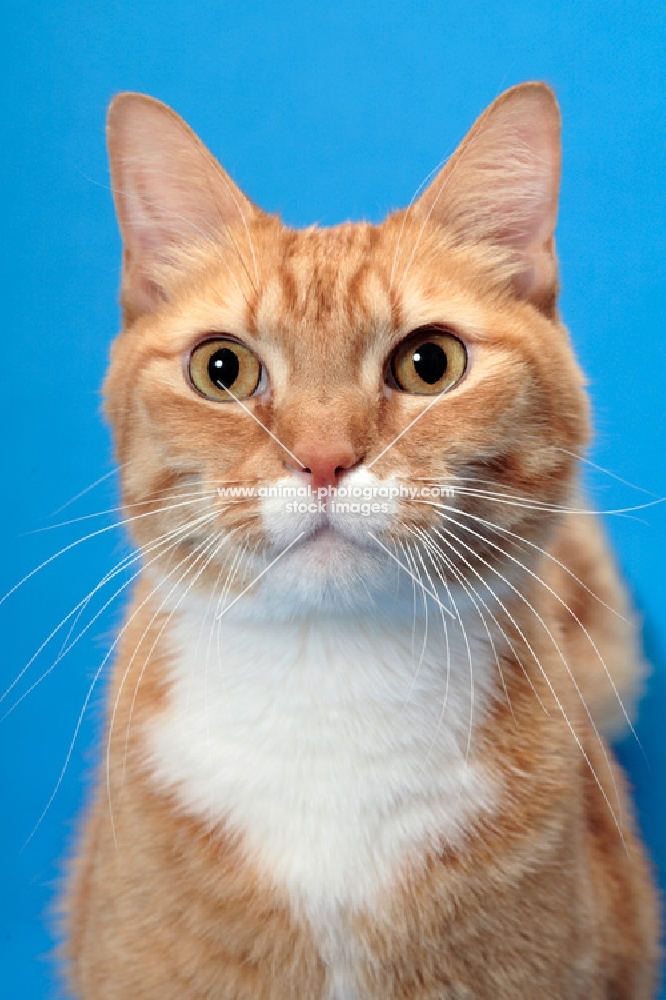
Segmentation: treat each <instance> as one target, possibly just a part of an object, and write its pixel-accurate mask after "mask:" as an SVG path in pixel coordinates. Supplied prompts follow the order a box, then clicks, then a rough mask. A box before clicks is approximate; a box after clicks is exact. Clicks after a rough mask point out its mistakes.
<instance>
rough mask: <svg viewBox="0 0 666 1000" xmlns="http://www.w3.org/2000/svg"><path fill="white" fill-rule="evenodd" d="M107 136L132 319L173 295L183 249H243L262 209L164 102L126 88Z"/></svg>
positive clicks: (124, 295)
mask: <svg viewBox="0 0 666 1000" xmlns="http://www.w3.org/2000/svg"><path fill="white" fill-rule="evenodd" d="M107 138H108V146H109V160H110V165H111V179H112V183H113V195H114V199H115V203H116V211H117V214H118V222H119V224H120V230H121V233H122V237H123V244H124V247H123V275H122V286H121V302H122V305H123V308H124V311H125V317H126V319H127V320H129V321H130V322H131V321H132V320H133V319H134V318H136V317H137V316H140V315H142V314H144V313H148V312H152V311H153V310H154V309H156V308H159V306H160V304H161V303H162V302H163V301H164V300H165V299H168V297H169V295H168V287H167V286H168V280H167V281H165V280H164V278H165V275H167V276H168V267H169V265H171V264H173V263H174V262H176V264H177V261H178V259H179V251H180V250H182V249H183V248H187V247H188V245H190V244H196V243H201V242H205V243H206V242H207V243H210V242H213V243H215V244H217V245H218V246H220V247H225V246H226V247H227V248H228V249H229V250H230V252H235V253H236V254H239V253H240V251H239V249H238V240H239V239H241V240H242V238H243V233H244V232H247V226H248V224H249V223H250V222H251V221H252V219H253V218H254V217H255V216H256V215H257V214H258V213H259V209H257V208H256V207H255V206H254V205H253V204H252V203H251V202H250V200H249V199H248V198H246V196H245V195H244V194H243V193H242V191H241V190H240V189H239V188H238V187H237V186H236V185H235V184H234V183H233V181H232V180H231V178H230V177H229V175H228V174H227V173H226V172H225V171H224V170H223V169H222V167H221V166H220V165H219V163H218V162H217V160H216V159H215V158H214V156H212V154H211V153H210V152H209V151H208V150H207V149H206V147H205V146H204V144H203V143H202V142H201V141H200V140H199V139H198V138H197V136H196V135H195V134H194V132H193V131H192V130H191V129H190V128H189V127H188V126H187V125H186V124H185V122H184V121H183V119H182V118H180V117H179V116H178V115H177V114H176V113H175V111H172V110H171V108H169V107H167V106H166V105H165V104H162V103H161V102H160V101H156V100H154V99H153V98H151V97H147V96H145V95H144V94H119V95H118V96H117V97H116V98H114V100H113V101H112V103H111V106H110V108H109V115H108V122H107ZM234 231H235V233H234ZM239 233H240V234H241V235H240V237H239V235H238V234H239Z"/></svg>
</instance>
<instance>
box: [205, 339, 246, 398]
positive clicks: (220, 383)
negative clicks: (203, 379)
mask: <svg viewBox="0 0 666 1000" xmlns="http://www.w3.org/2000/svg"><path fill="white" fill-rule="evenodd" d="M239 370H240V364H239V361H238V355H237V354H236V352H235V351H232V350H231V349H230V348H229V347H221V348H220V350H219V351H215V354H211V357H210V361H209V362H208V375H209V376H210V380H211V382H212V383H213V385H216V386H217V387H218V389H230V388H231V387H232V385H233V384H234V382H235V381H236V379H237V378H238V372H239Z"/></svg>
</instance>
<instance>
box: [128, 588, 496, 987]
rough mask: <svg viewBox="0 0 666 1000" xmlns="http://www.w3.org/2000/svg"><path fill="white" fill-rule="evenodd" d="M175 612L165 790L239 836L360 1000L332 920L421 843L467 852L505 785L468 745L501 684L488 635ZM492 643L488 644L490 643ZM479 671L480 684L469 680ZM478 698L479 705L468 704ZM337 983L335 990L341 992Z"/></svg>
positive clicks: (408, 622) (405, 623)
mask: <svg viewBox="0 0 666 1000" xmlns="http://www.w3.org/2000/svg"><path fill="white" fill-rule="evenodd" d="M230 619H231V615H230V616H228V617H225V618H223V619H221V620H220V621H219V622H217V623H216V622H215V621H214V618H213V616H212V614H209V613H208V612H206V609H205V605H204V606H201V605H198V604H190V605H189V606H187V607H186V608H185V610H182V611H180V612H178V614H177V615H176V616H174V619H173V624H172V626H171V637H172V640H173V643H174V657H173V663H172V676H171V682H172V688H171V697H170V706H169V709H168V710H167V711H166V712H165V713H164V714H162V715H160V716H159V718H158V719H157V720H156V721H155V722H154V724H153V725H152V727H151V730H150V731H149V732H148V733H147V738H148V746H149V752H150V756H151V764H152V768H153V772H154V776H155V779H156V780H157V781H158V782H159V783H160V785H162V786H163V787H164V786H166V787H169V788H170V789H172V790H175V791H176V793H177V795H178V797H179V800H180V802H181V804H182V806H183V808H184V809H185V810H186V811H188V812H190V813H193V814H195V815H198V816H202V817H206V818H207V819H210V820H213V821H224V822H225V823H227V824H229V825H231V826H232V827H233V828H234V829H235V830H237V831H239V832H240V833H241V835H242V837H243V842H244V844H245V845H246V848H247V851H248V853H249V855H250V857H251V858H252V860H253V861H254V863H255V864H257V865H258V866H259V868H260V869H261V870H264V871H265V872H266V875H267V877H268V878H270V879H271V880H273V881H274V883H275V884H276V885H278V886H280V887H282V888H283V889H284V888H286V890H287V891H288V893H289V895H290V898H291V899H292V902H293V904H294V905H295V906H296V907H297V908H298V909H299V910H300V911H301V912H304V913H305V914H307V916H308V918H309V919H310V920H311V921H312V923H313V926H314V927H315V929H316V930H318V931H319V932H320V933H321V940H322V950H323V952H324V953H325V954H326V955H327V957H328V960H329V962H330V964H331V974H332V990H333V992H332V994H331V995H332V996H334V997H336V998H340V1000H342V998H344V1000H347V998H353V997H354V992H353V989H352V986H351V985H350V983H349V982H348V972H347V971H346V966H347V965H348V963H349V961H350V960H351V957H350V956H349V955H347V956H346V957H345V956H344V953H345V952H346V951H347V945H346V944H345V942H344V940H343V939H342V938H341V936H340V932H339V931H338V930H336V926H335V914H336V913H342V911H343V909H347V908H352V909H353V908H356V907H361V906H364V905H368V904H371V902H372V899H373V896H374V895H375V894H376V892H377V891H378V890H379V889H380V888H381V887H382V886H383V885H386V883H387V882H388V881H389V880H391V879H392V877H394V876H395V875H396V874H397V873H398V870H399V866H400V864H401V862H405V861H407V860H408V859H409V856H410V855H412V854H413V852H414V851H415V850H418V848H419V847H421V848H422V847H423V846H427V845H429V844H433V843H440V844H441V843H443V842H449V843H451V842H454V843H455V842H456V841H459V839H460V838H461V836H462V835H463V834H464V831H465V829H466V827H467V825H468V824H469V822H470V820H471V819H473V818H474V816H475V815H477V814H478V813H479V811H488V810H491V809H492V808H493V804H494V801H495V799H496V789H495V787H494V785H493V782H492V781H491V778H490V776H489V775H488V774H487V773H486V772H485V771H484V769H483V768H482V767H481V765H480V764H479V763H478V762H476V761H475V758H474V752H473V750H474V741H473V739H471V748H472V749H471V752H470V753H469V755H468V749H469V745H470V736H471V735H472V736H473V732H474V727H475V724H476V722H478V719H479V717H480V716H481V715H482V714H483V709H484V705H485V704H487V701H488V697H489V694H490V693H491V691H492V689H493V687H494V684H495V671H496V669H497V668H496V665H495V662H494V659H491V656H490V654H489V652H488V649H487V642H486V643H485V644H484V642H483V641H482V640H483V634H485V633H484V632H483V631H482V630H481V629H479V630H478V632H477V633H476V634H470V633H469V631H468V634H467V638H468V642H469V652H468V647H467V643H466V642H465V641H464V638H463V636H462V633H461V632H460V630H459V627H457V626H456V625H455V624H452V623H449V628H448V633H449V634H448V646H449V655H448V657H447V643H446V642H445V638H444V633H443V629H442V627H441V622H440V623H439V627H438V628H435V627H434V625H433V623H432V622H431V624H430V634H429V636H428V640H427V642H425V643H423V631H422V629H423V622H419V623H417V627H416V630H415V632H413V621H412V617H411V615H405V616H404V618H398V619H397V620H396V619H395V618H394V619H393V620H389V619H388V618H383V619H382V618H380V617H379V616H377V617H372V618H367V617H366V618H365V619H362V618H356V617H351V616H349V617H343V616H340V617H337V618H335V617H331V618H327V619H323V620H319V621H316V620H305V621H300V622H292V623H275V622H266V623H257V622H252V623H250V622H247V621H242V620H238V619H237V620H230ZM486 640H487V636H486ZM470 659H471V665H472V670H473V677H474V683H473V685H472V684H471V683H470ZM472 692H473V693H472ZM336 983H337V985H336Z"/></svg>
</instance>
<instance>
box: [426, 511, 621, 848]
mask: <svg viewBox="0 0 666 1000" xmlns="http://www.w3.org/2000/svg"><path fill="white" fill-rule="evenodd" d="M446 519H447V520H448V518H446ZM443 530H444V532H445V533H446V534H447V535H451V536H452V537H454V538H455V539H456V541H457V542H458V543H459V544H461V545H463V547H464V548H466V549H468V550H469V551H470V552H471V553H472V554H473V555H474V557H475V558H476V559H478V560H479V561H480V562H482V563H483V564H484V565H485V566H487V567H488V569H490V570H491V571H492V572H494V573H495V574H496V575H497V576H498V577H499V578H500V580H502V582H503V583H505V584H506V585H507V586H508V587H510V588H511V590H513V591H514V593H515V594H516V595H517V596H518V597H519V598H520V600H522V601H523V603H524V604H525V605H526V606H527V607H528V609H529V610H530V611H531V612H532V614H534V616H535V617H536V618H537V620H538V621H539V623H540V624H541V625H542V627H543V628H544V631H545V632H546V634H547V635H548V637H549V638H550V640H551V642H552V643H553V646H554V647H555V650H556V652H557V653H558V655H559V657H560V659H561V660H562V663H563V665H564V667H565V670H566V671H567V673H568V675H569V678H570V679H571V681H572V683H573V685H574V688H575V689H576V691H577V693H578V695H579V697H580V700H581V703H582V705H583V708H584V709H585V712H586V714H587V717H588V719H589V721H590V724H591V726H592V729H593V731H594V733H595V735H596V738H597V740H598V742H599V746H600V747H601V751H602V753H603V756H604V759H605V760H606V762H607V763H608V767H609V768H610V770H611V780H612V783H613V788H614V791H615V794H616V797H617V798H618V801H619V796H618V791H617V785H616V782H615V776H614V774H613V771H612V768H611V765H610V761H609V760H608V754H607V751H606V747H605V746H604V742H603V740H602V739H601V736H600V735H599V731H598V729H597V727H596V725H595V723H594V720H593V718H592V716H591V714H590V711H589V709H588V707H587V704H586V702H585V699H584V698H583V695H582V693H581V691H580V688H579V687H578V685H577V683H576V680H575V678H574V676H573V674H572V672H571V670H570V668H569V665H568V664H567V662H566V659H565V657H564V654H563V653H562V651H561V649H560V647H559V645H558V644H557V641H556V639H555V637H554V636H553V634H552V632H551V630H550V629H549V628H548V625H547V624H546V622H545V621H544V620H543V618H542V617H541V615H540V614H539V612H538V611H537V610H536V609H535V608H534V607H533V606H532V605H531V604H530V602H529V601H528V600H527V598H526V597H525V596H524V595H523V594H522V593H521V592H520V591H519V590H518V589H517V588H516V587H515V586H514V585H513V584H512V583H511V581H510V580H508V579H507V578H506V577H505V576H504V575H503V574H502V573H500V571H499V570H497V569H496V568H495V567H493V566H491V565H490V563H488V562H487V561H486V560H485V559H483V557H482V556H480V555H479V554H478V552H475V551H474V550H473V549H472V548H470V546H468V545H466V544H465V543H464V542H463V541H462V540H461V539H460V538H458V537H457V536H456V535H453V533H452V532H451V531H449V530H448V529H447V528H444V529H443ZM433 532H434V533H435V534H436V535H437V536H438V538H440V539H441V540H442V541H443V542H444V544H445V545H448V547H449V548H450V549H451V550H452V551H453V552H454V553H455V555H456V556H458V558H462V557H461V555H460V553H459V551H458V550H457V549H456V547H455V546H454V545H453V544H452V542H451V541H450V540H449V539H448V538H444V536H443V535H442V534H441V532H440V531H439V530H438V529H437V528H433ZM481 579H482V582H483V583H484V585H485V586H486V588H487V589H488V590H489V592H490V593H491V594H492V596H493V597H494V598H495V600H496V601H497V602H498V604H499V605H500V607H501V608H502V609H503V610H504V612H505V614H507V615H508V616H509V617H510V619H511V621H512V622H513V624H514V626H515V627H516V628H519V626H518V625H517V623H516V621H515V619H514V618H513V617H512V616H511V614H510V612H509V611H508V609H507V608H506V606H505V605H504V604H503V602H502V601H501V600H500V598H499V597H498V596H497V594H495V593H494V591H493V590H492V589H491V588H490V587H488V584H487V582H486V581H484V580H483V578H481ZM520 634H521V636H522V638H523V641H524V642H525V643H526V644H527V646H528V649H529V650H530V652H531V654H532V656H533V657H534V660H535V662H536V664H537V666H538V667H539V670H540V671H541V674H542V676H543V678H544V680H545V681H546V684H547V685H548V689H549V690H550V692H551V694H552V696H553V698H554V699H555V703H556V705H557V707H558V708H559V710H560V712H561V713H562V716H563V718H564V720H565V722H566V724H567V727H568V729H569V731H570V732H571V735H572V736H573V738H574V740H575V741H576V744H577V746H578V749H579V750H580V752H581V754H582V755H583V758H584V760H585V762H586V764H587V765H588V767H589V768H590V771H591V773H592V776H593V777H594V780H595V782H596V784H597V786H598V788H599V791H600V792H601V794H602V795H603V798H604V801H605V802H606V805H607V806H608V809H609V811H610V814H611V816H612V818H613V821H614V823H615V824H616V826H617V830H618V833H619V835H620V838H621V839H622V843H623V844H624V845H625V849H627V847H626V844H625V841H624V835H623V833H622V830H621V827H620V824H619V822H618V819H617V817H616V815H615V810H614V809H613V807H612V805H611V803H610V799H609V798H608V795H607V793H606V790H605V789H604V787H603V785H602V784H601V781H600V780H599V778H598V776H597V773H596V771H595V769H594V767H593V765H592V763H591V761H590V759H589V757H588V755H587V753H586V751H585V748H584V747H583V744H582V743H581V741H580V738H579V736H578V734H577V733H576V731H575V730H574V728H573V725H572V724H571V721H570V720H569V718H568V716H567V714H566V712H565V711H564V707H563V706H562V703H561V701H560V699H559V697H558V696H557V694H556V692H555V689H554V687H553V685H552V683H551V681H550V678H549V677H548V675H547V673H546V671H545V670H544V669H543V667H542V665H541V663H540V661H539V659H538V657H536V656H535V654H534V651H533V649H532V648H531V646H530V645H529V643H528V641H527V639H526V637H525V635H524V633H522V631H521V632H520Z"/></svg>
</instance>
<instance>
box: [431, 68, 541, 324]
mask: <svg viewBox="0 0 666 1000" xmlns="http://www.w3.org/2000/svg"><path fill="white" fill-rule="evenodd" d="M560 157H561V154H560V113H559V108H558V106H557V101H556V100H555V95H554V94H553V92H552V90H551V89H550V87H548V86H546V84H544V83H524V84H521V85H519V86H517V87H513V88H512V89H511V90H507V91H506V92H505V93H504V94H502V95H501V96H500V97H498V98H497V100H496V101H494V103H493V104H491V105H490V107H489V108H488V109H487V110H486V111H485V112H484V113H483V114H482V115H481V117H480V118H479V119H478V120H477V122H476V124H475V125H474V126H473V128H472V130H471V131H470V132H469V134H468V135H467V137H466V138H465V139H464V140H463V142H462V143H461V145H460V146H459V147H458V149H457V150H456V152H455V153H454V154H453V156H452V157H451V159H450V160H449V162H448V163H447V164H446V166H445V167H444V169H443V170H442V171H441V172H440V174H439V175H438V176H437V177H436V178H435V180H434V181H433V183H432V184H431V185H430V187H429V188H428V189H427V190H426V191H425V192H424V194H423V195H422V196H421V198H420V199H419V200H418V202H417V203H416V208H417V210H418V211H420V212H421V213H423V215H424V216H425V217H427V218H429V219H432V220H433V221H435V222H436V223H438V224H440V225H442V226H444V227H446V228H447V229H449V230H451V231H453V232H454V233H455V234H456V235H457V237H458V238H459V239H460V240H461V241H465V242H477V243H478V242H481V243H492V244H494V245H496V246H499V247H501V248H503V249H504V250H506V251H508V252H509V257H510V258H512V259H513V261H514V265H515V267H514V287H515V289H516V292H517V294H518V295H520V296H521V297H523V298H525V299H528V300H530V301H532V302H533V303H534V304H535V305H537V306H538V307H539V308H542V309H544V310H551V309H552V308H553V307H554V302H555V296H556V292H557V265H556V260H555V249H554V238H553V233H554V229H555V222H556V218H557V199H558V190H559V179H560Z"/></svg>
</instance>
